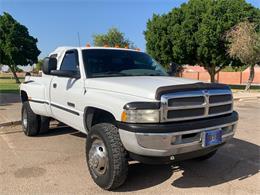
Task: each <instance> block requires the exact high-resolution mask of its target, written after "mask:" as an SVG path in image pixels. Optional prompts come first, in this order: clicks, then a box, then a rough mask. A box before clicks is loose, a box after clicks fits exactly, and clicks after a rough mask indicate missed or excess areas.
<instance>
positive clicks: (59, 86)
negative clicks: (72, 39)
mask: <svg viewBox="0 0 260 195" xmlns="http://www.w3.org/2000/svg"><path fill="white" fill-rule="evenodd" d="M60 70H66V71H73V72H77V73H78V74H79V75H80V69H79V59H78V51H77V50H68V51H67V52H66V53H65V55H64V58H63V60H62V63H61V65H60ZM83 94H84V82H83V79H82V78H79V79H77V78H70V77H61V76H54V78H53V79H52V82H51V85H50V100H51V111H52V114H53V115H54V118H56V119H58V120H59V121H61V122H63V123H65V124H67V125H69V126H71V127H73V128H75V129H78V130H79V129H82V127H83V122H82V117H83V111H82V108H81V106H80V104H79V102H80V101H81V99H82V97H83Z"/></svg>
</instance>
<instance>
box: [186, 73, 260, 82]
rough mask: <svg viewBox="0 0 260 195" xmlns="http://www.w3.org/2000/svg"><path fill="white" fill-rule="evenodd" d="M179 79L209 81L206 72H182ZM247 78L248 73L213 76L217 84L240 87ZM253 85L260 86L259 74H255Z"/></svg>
mask: <svg viewBox="0 0 260 195" xmlns="http://www.w3.org/2000/svg"><path fill="white" fill-rule="evenodd" d="M181 77H184V78H190V79H197V80H201V81H210V76H209V74H208V73H207V72H182V73H181ZM248 77H249V72H248V71H244V72H219V73H217V74H216V75H215V80H216V81H217V82H218V83H225V84H233V85H240V84H246V83H247V80H248ZM253 84H260V72H259V71H257V72H255V77H254V81H253Z"/></svg>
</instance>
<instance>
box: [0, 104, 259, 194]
mask: <svg viewBox="0 0 260 195" xmlns="http://www.w3.org/2000/svg"><path fill="white" fill-rule="evenodd" d="M235 109H236V110H237V111H238V112H239V114H240V120H239V125H238V129H237V132H236V135H235V138H234V139H232V140H231V141H230V142H229V143H227V144H225V145H224V146H223V147H222V148H220V149H219V151H218V152H217V154H216V155H215V156H214V157H212V158H211V159H210V160H208V161H204V162H197V161H192V160H190V161H185V162H181V163H178V164H174V165H171V166H170V165H156V166H154V165H153V166H152V165H143V164H140V163H137V162H133V163H131V164H130V168H129V176H128V179H127V181H126V183H125V184H124V185H123V186H122V187H121V188H119V189H117V190H115V191H113V192H107V191H104V190H102V189H100V188H99V187H98V186H96V185H95V184H94V182H93V181H92V179H91V177H90V174H89V172H88V169H87V165H86V160H85V135H84V134H82V133H79V132H77V131H75V130H73V129H71V128H68V127H57V126H53V127H52V128H53V129H52V130H51V131H50V133H48V134H45V135H41V136H37V137H26V136H25V135H24V134H23V132H22V130H21V126H20V125H16V126H8V127H1V128H0V194H1V195H4V194H114V193H115V194H121V193H124V194H126V193H131V194H161V195H162V194H243V195H244V194H260V185H259V184H260V174H259V168H260V147H259V144H260V101H259V100H246V101H237V102H236V103H235Z"/></svg>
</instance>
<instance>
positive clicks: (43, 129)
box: [39, 116, 50, 134]
mask: <svg viewBox="0 0 260 195" xmlns="http://www.w3.org/2000/svg"><path fill="white" fill-rule="evenodd" d="M39 124H40V125H39V133H40V134H44V133H47V132H48V131H49V126H50V117H47V116H39Z"/></svg>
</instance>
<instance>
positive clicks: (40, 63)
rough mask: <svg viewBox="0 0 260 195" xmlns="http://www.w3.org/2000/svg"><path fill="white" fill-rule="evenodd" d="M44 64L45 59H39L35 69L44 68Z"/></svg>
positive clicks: (37, 70)
mask: <svg viewBox="0 0 260 195" xmlns="http://www.w3.org/2000/svg"><path fill="white" fill-rule="evenodd" d="M42 65H43V59H41V60H38V62H37V63H36V64H35V71H36V72H39V71H40V70H41V69H42Z"/></svg>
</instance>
